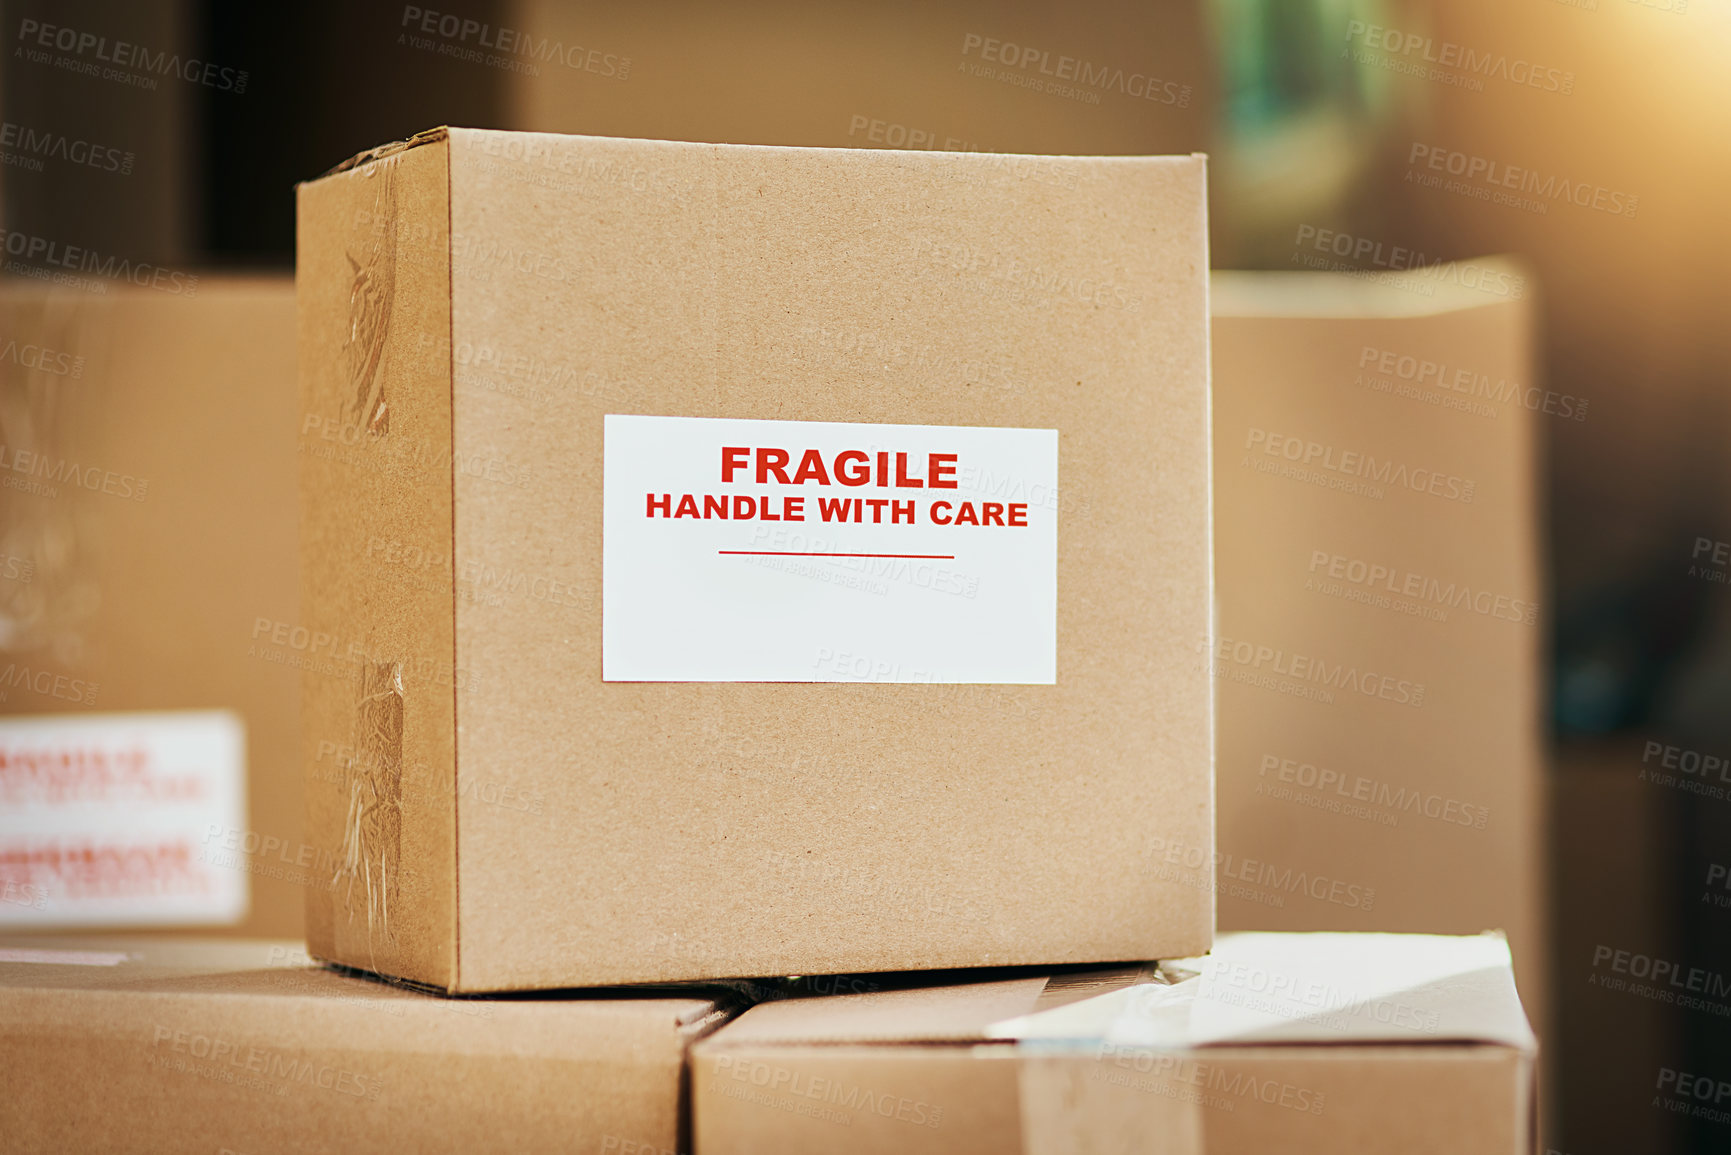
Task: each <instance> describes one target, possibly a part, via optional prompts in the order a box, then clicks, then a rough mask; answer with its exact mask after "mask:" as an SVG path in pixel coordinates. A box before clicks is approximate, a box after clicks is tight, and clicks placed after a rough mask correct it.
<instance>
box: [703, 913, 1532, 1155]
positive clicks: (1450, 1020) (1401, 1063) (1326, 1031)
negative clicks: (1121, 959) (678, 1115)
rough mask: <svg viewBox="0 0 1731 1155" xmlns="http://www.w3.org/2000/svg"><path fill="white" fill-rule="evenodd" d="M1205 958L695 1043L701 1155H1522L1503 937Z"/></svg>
mask: <svg viewBox="0 0 1731 1155" xmlns="http://www.w3.org/2000/svg"><path fill="white" fill-rule="evenodd" d="M1215 945H1216V950H1215V953H1214V954H1213V955H1212V956H1210V957H1208V958H1205V959H1198V960H1188V961H1184V962H1179V963H1166V964H1160V965H1158V966H1155V965H1153V964H1150V966H1148V967H1146V968H1142V969H1140V970H1136V969H1127V970H1118V971H1087V970H1083V971H1072V972H1066V973H1063V974H1057V975H1043V974H1042V975H1036V976H1033V977H1017V978H1013V979H1008V980H1004V981H993V982H972V983H969V982H963V983H960V984H956V985H949V986H938V987H925V988H918V987H915V988H909V989H903V990H885V991H881V992H871V993H865V994H848V995H837V996H834V997H830V998H813V999H802V1000H789V1001H785V1002H778V1003H767V1004H763V1005H760V1006H757V1007H753V1008H752V1009H751V1010H749V1011H747V1012H746V1013H745V1014H744V1015H742V1016H740V1018H739V1019H738V1020H737V1021H736V1022H734V1023H732V1024H729V1025H728V1026H727V1027H724V1028H723V1029H722V1030H720V1031H718V1032H717V1033H716V1034H715V1035H713V1036H711V1037H710V1038H709V1039H707V1040H705V1041H704V1042H702V1043H700V1044H698V1045H697V1046H696V1047H695V1048H693V1050H692V1055H691V1087H692V1126H693V1132H694V1135H695V1138H696V1144H697V1150H699V1151H702V1152H704V1153H705V1155H732V1153H734V1152H748V1151H784V1152H805V1151H811V1152H817V1151H822V1152H831V1153H836V1155H856V1153H859V1152H897V1153H898V1155H919V1153H921V1152H927V1151H930V1152H939V1151H942V1152H949V1153H952V1155H955V1153H963V1155H973V1153H979V1155H986V1153H1004V1155H1013V1153H1017V1152H1068V1151H1149V1152H1158V1153H1161V1155H1228V1153H1232V1155H1238V1153H1245V1155H1249V1153H1252V1152H1267V1151H1282V1152H1293V1153H1306V1152H1317V1153H1319V1155H1320V1153H1324V1152H1326V1153H1330V1155H1332V1153H1335V1152H1341V1151H1354V1152H1364V1153H1366V1155H1376V1153H1379V1152H1387V1153H1389V1155H1394V1153H1396V1152H1399V1153H1402V1155H1410V1153H1412V1152H1445V1151H1475V1152H1485V1153H1487V1155H1490V1153H1499V1152H1500V1153H1506V1155H1514V1153H1516V1152H1527V1151H1530V1150H1531V1144H1532V1138H1533V1133H1534V1132H1533V1128H1534V1120H1533V1093H1532V1086H1533V1067H1534V1062H1535V1056H1536V1047H1535V1043H1534V1040H1533V1035H1532V1032H1531V1030H1530V1029H1529V1028H1528V1026H1527V1022H1526V1019H1525V1017H1524V1016H1523V1015H1522V1013H1521V1006H1520V1001H1519V999H1518V998H1517V996H1516V994H1515V985H1514V976H1513V974H1512V973H1511V972H1510V969H1509V955H1508V947H1507V944H1506V942H1505V941H1504V940H1503V939H1502V938H1500V937H1498V936H1491V935H1486V936H1473V937H1465V938H1446V937H1439V936H1428V935H1351V934H1319V935H1293V934H1226V935H1222V936H1220V938H1219V939H1218V940H1217V942H1216V944H1215Z"/></svg>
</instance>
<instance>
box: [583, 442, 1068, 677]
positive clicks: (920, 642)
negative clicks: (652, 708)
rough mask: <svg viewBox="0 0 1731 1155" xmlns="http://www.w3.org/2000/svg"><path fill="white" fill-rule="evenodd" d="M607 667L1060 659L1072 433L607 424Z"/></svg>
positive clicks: (998, 668) (1026, 666)
mask: <svg viewBox="0 0 1731 1155" xmlns="http://www.w3.org/2000/svg"><path fill="white" fill-rule="evenodd" d="M605 444H606V450H605V453H606V463H605V467H606V482H605V487H606V488H605V498H604V505H605V520H604V525H603V544H602V640H601V667H602V674H601V676H602V677H603V678H604V679H605V680H607V681H610V682H997V683H1024V684H1039V685H1051V684H1053V683H1055V682H1056V681H1057V672H1058V657H1057V654H1058V642H1057V638H1058V433H1057V430H1055V429H985V428H976V427H971V426H944V425H864V424H852V423H844V422H818V421H744V420H731V419H719V418H701V417H633V416H620V415H616V414H610V415H608V417H607V418H606V437H605Z"/></svg>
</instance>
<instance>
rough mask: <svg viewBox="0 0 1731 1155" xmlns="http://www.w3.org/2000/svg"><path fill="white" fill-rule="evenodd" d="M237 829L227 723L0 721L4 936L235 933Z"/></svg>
mask: <svg viewBox="0 0 1731 1155" xmlns="http://www.w3.org/2000/svg"><path fill="white" fill-rule="evenodd" d="M245 821H246V733H245V729H244V727H243V725H242V724H241V721H240V719H239V718H237V717H236V716H235V715H233V714H229V713H225V712H221V711H187V712H175V713H161V714H143V713H141V714H98V715H79V716H72V715H65V714H59V715H52V716H45V717H33V718H6V719H0V926H142V925H168V924H225V923H234V922H238V921H239V920H240V919H241V918H242V917H243V916H244V915H245V914H246V909H247V893H248V890H247V874H246V870H245V867H246V865H247V863H246V861H245V859H244V857H242V856H239V855H236V854H233V853H232V852H228V851H224V850H223V849H222V843H223V841H224V840H225V839H226V840H227V841H229V842H230V843H232V842H233V841H234V840H235V837H236V836H238V835H242V834H244V830H243V827H244V824H245Z"/></svg>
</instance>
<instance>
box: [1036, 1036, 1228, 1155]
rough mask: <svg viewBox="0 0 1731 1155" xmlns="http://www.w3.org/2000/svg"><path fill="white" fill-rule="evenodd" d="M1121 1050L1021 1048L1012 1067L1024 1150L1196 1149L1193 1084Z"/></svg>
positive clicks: (1198, 1152)
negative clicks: (1132, 1059) (1127, 1058)
mask: <svg viewBox="0 0 1731 1155" xmlns="http://www.w3.org/2000/svg"><path fill="white" fill-rule="evenodd" d="M1140 1053H1141V1054H1148V1055H1152V1054H1154V1053H1153V1052H1147V1051H1142V1052H1140ZM1125 1055H1126V1052H1125V1051H1124V1050H1123V1049H1121V1048H1113V1047H1109V1046H1102V1047H1100V1048H1098V1049H1097V1050H1096V1051H1093V1052H1089V1051H1079V1050H1068V1049H1060V1050H1050V1049H1047V1048H1045V1047H1041V1046H1033V1047H1029V1048H1027V1049H1026V1051H1025V1052H1024V1053H1023V1054H1021V1055H1020V1056H1019V1058H1018V1062H1017V1069H1016V1082H1017V1094H1018V1099H1019V1110H1020V1112H1021V1121H1022V1150H1023V1152H1024V1153H1025V1155H1132V1153H1134V1155H1202V1151H1203V1131H1202V1101H1201V1100H1202V1097H1201V1095H1199V1094H1198V1093H1197V1091H1196V1088H1194V1087H1191V1086H1189V1085H1188V1084H1186V1083H1184V1082H1182V1081H1180V1080H1179V1079H1177V1078H1174V1077H1172V1076H1171V1074H1168V1073H1167V1071H1166V1070H1164V1069H1162V1067H1161V1066H1160V1064H1158V1063H1150V1064H1149V1066H1150V1067H1151V1070H1149V1071H1147V1072H1141V1071H1138V1070H1137V1069H1136V1068H1137V1067H1138V1066H1139V1064H1138V1063H1136V1062H1127V1063H1126V1062H1121V1061H1120V1060H1121V1059H1122V1058H1123V1057H1124V1056H1125ZM1172 1057H1173V1058H1176V1056H1172ZM1180 1066H1181V1065H1180V1064H1178V1063H1176V1062H1174V1063H1173V1064H1171V1066H1170V1070H1171V1071H1172V1072H1173V1073H1176V1071H1177V1070H1178V1069H1179V1068H1180Z"/></svg>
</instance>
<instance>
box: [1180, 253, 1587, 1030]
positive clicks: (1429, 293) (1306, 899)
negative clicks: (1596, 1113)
mask: <svg viewBox="0 0 1731 1155" xmlns="http://www.w3.org/2000/svg"><path fill="white" fill-rule="evenodd" d="M1213 290H1214V294H1213V347H1214V484H1215V489H1214V493H1215V549H1216V558H1217V569H1216V581H1217V596H1218V602H1219V618H1218V633H1217V635H1216V636H1215V637H1214V638H1213V639H1212V641H1210V642H1207V643H1206V644H1205V646H1199V649H1205V651H1206V652H1205V658H1206V661H1207V664H1208V665H1209V666H1210V667H1211V669H1212V671H1213V673H1214V675H1215V678H1216V686H1217V690H1216V693H1217V710H1218V727H1217V732H1218V734H1219V747H1218V758H1219V763H1218V791H1219V808H1220V810H1219V813H1220V819H1219V822H1220V826H1219V838H1220V847H1219V858H1218V875H1219V876H1218V885H1219V887H1220V926H1221V928H1222V929H1223V930H1233V929H1246V930H1248V929H1258V930H1338V931H1352V930H1363V931H1422V932H1437V931H1440V932H1446V933H1451V934H1464V933H1476V932H1478V931H1480V930H1482V929H1484V928H1486V927H1500V928H1502V929H1504V930H1506V931H1507V932H1508V936H1509V941H1510V942H1511V943H1512V944H1513V946H1514V953H1515V959H1516V972H1517V974H1518V976H1519V979H1520V984H1521V992H1522V995H1523V996H1524V998H1525V999H1526V1001H1527V1004H1528V1006H1529V1007H1532V1008H1533V1009H1534V1010H1535V1016H1536V1017H1537V1018H1539V1019H1541V1020H1542V1018H1543V1001H1544V1000H1543V988H1544V970H1543V960H1544V958H1545V951H1544V943H1545V934H1544V916H1543V896H1544V883H1543V880H1544V864H1545V858H1544V853H1543V837H1542V831H1543V821H1542V819H1543V774H1542V763H1541V754H1540V726H1541V703H1540V685H1541V666H1540V662H1541V650H1542V639H1543V630H1544V627H1545V607H1544V606H1543V605H1542V604H1541V603H1542V600H1543V599H1542V598H1541V595H1540V592H1539V588H1540V567H1539V557H1538V544H1537V538H1538V527H1537V521H1536V519H1537V508H1536V505H1537V501H1536V485H1537V481H1536V476H1535V475H1536V470H1537V465H1536V454H1535V441H1536V438H1537V431H1536V425H1537V423H1539V422H1543V421H1577V420H1581V419H1583V418H1584V417H1585V416H1586V413H1587V408H1586V402H1585V401H1583V400H1582V399H1580V398H1578V397H1573V396H1569V395H1567V394H1563V393H1558V392H1556V391H1554V390H1547V389H1545V388H1544V387H1543V386H1542V384H1541V383H1539V382H1538V381H1537V380H1536V376H1535V373H1536V370H1535V365H1534V361H1533V353H1532V312H1533V291H1534V289H1533V285H1532V282H1531V281H1530V280H1529V279H1528V278H1527V276H1526V274H1525V273H1524V271H1523V270H1522V269H1521V268H1520V267H1519V266H1517V265H1515V264H1513V263H1511V262H1509V261H1506V260H1489V261H1472V262H1461V263H1457V264H1445V265H1434V266H1428V267H1425V268H1422V269H1417V270H1410V271H1407V272H1404V273H1402V274H1399V275H1395V274H1389V275H1387V276H1384V277H1380V278H1362V277H1350V276H1346V275H1339V274H1310V273H1289V274H1281V273H1257V274H1249V273H1219V274H1216V275H1215V277H1214V282H1213Z"/></svg>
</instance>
